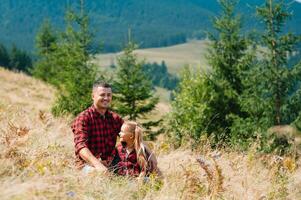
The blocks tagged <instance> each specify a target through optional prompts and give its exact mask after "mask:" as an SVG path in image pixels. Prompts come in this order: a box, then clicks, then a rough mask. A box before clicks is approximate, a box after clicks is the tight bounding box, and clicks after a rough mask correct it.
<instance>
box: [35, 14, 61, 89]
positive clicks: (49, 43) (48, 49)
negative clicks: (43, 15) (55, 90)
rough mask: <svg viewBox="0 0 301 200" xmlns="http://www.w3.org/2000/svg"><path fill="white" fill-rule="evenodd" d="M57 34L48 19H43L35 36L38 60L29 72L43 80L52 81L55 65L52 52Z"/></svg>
mask: <svg viewBox="0 0 301 200" xmlns="http://www.w3.org/2000/svg"><path fill="white" fill-rule="evenodd" d="M57 40H58V36H57V34H56V33H55V31H54V30H53V27H52V25H51V23H50V21H49V20H45V21H44V22H43V24H42V26H41V28H40V30H39V32H38V34H37V36H36V48H37V56H38V61H37V62H36V63H35V65H34V68H33V70H32V71H31V73H32V74H33V76H35V77H37V78H39V79H42V80H43V81H46V82H49V83H52V79H53V78H54V77H55V66H54V62H53V59H54V58H52V53H53V52H54V51H55V48H56V45H57V44H56V43H57Z"/></svg>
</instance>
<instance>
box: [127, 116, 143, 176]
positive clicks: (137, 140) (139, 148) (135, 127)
mask: <svg viewBox="0 0 301 200" xmlns="http://www.w3.org/2000/svg"><path fill="white" fill-rule="evenodd" d="M124 125H126V126H127V128H128V130H129V132H131V133H134V148H135V151H136V154H137V161H138V164H139V166H140V167H141V168H142V171H146V169H147V158H146V153H145V145H144V141H143V135H142V133H143V129H142V127H141V126H140V125H139V124H138V123H136V122H133V121H126V122H124Z"/></svg>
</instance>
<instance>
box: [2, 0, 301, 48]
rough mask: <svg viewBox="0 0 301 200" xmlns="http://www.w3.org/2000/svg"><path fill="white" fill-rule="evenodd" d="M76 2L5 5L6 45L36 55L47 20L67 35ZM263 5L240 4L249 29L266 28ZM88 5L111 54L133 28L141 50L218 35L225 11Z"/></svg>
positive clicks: (207, 6) (203, 3) (205, 4)
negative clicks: (217, 21) (216, 26)
mask: <svg viewBox="0 0 301 200" xmlns="http://www.w3.org/2000/svg"><path fill="white" fill-rule="evenodd" d="M292 1H293V0H292ZM76 3H77V2H76V1H71V0H69V1H61V0H51V1H37V0H26V1H24V0H1V4H0V13H1V16H0V27H1V31H0V38H1V41H2V42H5V44H6V45H8V44H10V43H12V42H15V43H16V44H18V47H20V48H22V49H26V50H28V51H31V50H33V49H34V48H33V47H34V38H35V35H36V33H37V31H38V29H39V26H40V24H41V23H42V22H43V20H44V19H45V18H49V19H50V20H51V21H52V22H55V23H56V27H57V28H58V29H59V30H63V27H64V20H63V16H64V10H65V8H66V7H69V6H72V5H73V4H76ZM261 3H262V0H240V1H239V5H238V11H239V12H240V13H244V14H245V17H244V18H245V27H247V28H248V29H253V28H258V27H260V26H259V23H257V22H256V21H255V19H254V18H255V17H254V15H255V14H254V10H253V8H254V7H255V6H256V5H260V4H261ZM67 4H69V5H67ZM70 4H71V5H70ZM86 4H87V5H86V7H87V9H88V10H89V15H90V16H91V27H92V28H93V30H92V31H93V32H95V34H96V36H97V39H98V38H99V39H100V40H101V41H104V46H103V49H102V50H104V51H107V52H108V51H110V52H112V51H114V52H116V51H119V50H120V49H121V45H120V44H122V43H123V42H124V41H125V39H126V33H127V29H128V28H129V27H130V28H131V29H132V30H133V35H134V36H135V39H136V40H137V42H138V43H139V44H140V46H141V47H150V46H165V45H171V44H177V43H182V42H185V41H186V38H191V37H197V38H204V36H205V35H204V31H205V30H208V29H209V30H210V31H211V30H212V25H211V23H210V18H211V17H212V16H214V15H215V14H216V13H218V12H219V10H220V9H219V6H218V3H217V1H213V0H211V1H210V0H185V1H184V0H164V1H150V0H131V1H125V0H114V1H112V0H105V1H93V0H90V1H86ZM292 9H293V10H294V13H295V17H294V19H293V20H292V21H290V22H289V23H288V24H287V29H288V30H292V31H294V32H298V33H300V32H301V30H300V26H299V24H300V19H301V12H300V9H301V4H298V3H294V4H293V6H292ZM33 16H34V17H33ZM24 24H26V26H24ZM93 43H94V44H95V43H97V42H95V41H94V42H93ZM95 46H96V45H95Z"/></svg>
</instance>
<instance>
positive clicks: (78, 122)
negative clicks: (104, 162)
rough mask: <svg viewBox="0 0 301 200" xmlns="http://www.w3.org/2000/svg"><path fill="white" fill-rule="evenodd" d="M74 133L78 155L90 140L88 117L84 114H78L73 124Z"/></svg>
mask: <svg viewBox="0 0 301 200" xmlns="http://www.w3.org/2000/svg"><path fill="white" fill-rule="evenodd" d="M71 128H72V132H73V134H74V146H75V154H76V155H78V153H79V151H80V150H81V149H83V148H85V147H87V142H88V117H87V116H84V115H80V116H78V117H77V118H76V119H75V120H74V122H73V124H72V126H71Z"/></svg>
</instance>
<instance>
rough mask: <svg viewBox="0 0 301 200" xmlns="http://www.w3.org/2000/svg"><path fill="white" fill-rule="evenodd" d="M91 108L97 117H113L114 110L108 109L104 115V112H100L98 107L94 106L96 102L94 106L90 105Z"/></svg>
mask: <svg viewBox="0 0 301 200" xmlns="http://www.w3.org/2000/svg"><path fill="white" fill-rule="evenodd" d="M90 109H91V111H92V113H93V115H94V116H95V117H101V118H105V119H109V118H112V112H111V111H109V110H107V111H106V112H105V114H104V115H103V114H101V113H99V112H98V110H97V109H96V107H95V106H94V104H92V106H91V107H90Z"/></svg>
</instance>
